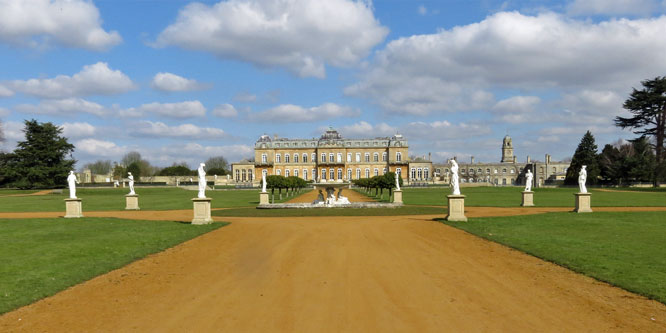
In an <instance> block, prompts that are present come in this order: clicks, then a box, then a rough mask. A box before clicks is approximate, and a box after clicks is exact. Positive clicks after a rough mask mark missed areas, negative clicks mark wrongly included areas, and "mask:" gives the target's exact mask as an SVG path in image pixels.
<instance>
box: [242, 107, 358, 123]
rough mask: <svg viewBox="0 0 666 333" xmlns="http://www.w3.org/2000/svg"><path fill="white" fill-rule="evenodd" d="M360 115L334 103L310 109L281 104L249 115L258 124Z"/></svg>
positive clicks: (299, 121) (349, 108)
mask: <svg viewBox="0 0 666 333" xmlns="http://www.w3.org/2000/svg"><path fill="white" fill-rule="evenodd" d="M360 113H361V112H360V111H359V110H358V109H354V108H351V107H348V106H341V105H337V104H334V103H325V104H322V105H320V106H315V107H311V108H304V107H302V106H298V105H293V104H282V105H279V106H276V107H274V108H272V109H269V110H266V111H263V112H259V113H256V114H254V115H251V117H252V120H253V121H258V122H278V123H306V122H315V121H321V120H327V119H331V118H338V117H357V116H359V115H360Z"/></svg>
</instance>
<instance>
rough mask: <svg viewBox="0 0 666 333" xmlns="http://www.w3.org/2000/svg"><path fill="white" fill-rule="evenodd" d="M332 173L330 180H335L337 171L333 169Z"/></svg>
mask: <svg viewBox="0 0 666 333" xmlns="http://www.w3.org/2000/svg"><path fill="white" fill-rule="evenodd" d="M330 172H331V177H330V180H335V170H334V169H333V168H331V170H330Z"/></svg>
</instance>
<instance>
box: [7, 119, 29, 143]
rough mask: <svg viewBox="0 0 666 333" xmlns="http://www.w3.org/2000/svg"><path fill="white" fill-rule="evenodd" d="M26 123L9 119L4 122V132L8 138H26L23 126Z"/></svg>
mask: <svg viewBox="0 0 666 333" xmlns="http://www.w3.org/2000/svg"><path fill="white" fill-rule="evenodd" d="M24 127H25V125H24V124H23V123H21V122H18V121H7V122H3V123H2V133H3V134H4V135H5V139H6V140H12V141H18V140H25V133H23V128H24Z"/></svg>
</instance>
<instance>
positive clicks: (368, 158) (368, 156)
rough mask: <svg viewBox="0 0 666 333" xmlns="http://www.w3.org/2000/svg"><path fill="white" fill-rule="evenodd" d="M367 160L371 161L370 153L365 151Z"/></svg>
mask: <svg viewBox="0 0 666 333" xmlns="http://www.w3.org/2000/svg"><path fill="white" fill-rule="evenodd" d="M365 161H366V162H370V153H365Z"/></svg>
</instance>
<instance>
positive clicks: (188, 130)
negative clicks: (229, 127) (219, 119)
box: [130, 121, 228, 139]
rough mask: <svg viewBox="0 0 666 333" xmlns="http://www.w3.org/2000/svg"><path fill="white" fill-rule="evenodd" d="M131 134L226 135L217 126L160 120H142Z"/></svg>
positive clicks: (161, 135)
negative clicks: (175, 123) (171, 123)
mask: <svg viewBox="0 0 666 333" xmlns="http://www.w3.org/2000/svg"><path fill="white" fill-rule="evenodd" d="M130 134H131V135H134V136H142V137H155V138H187V139H220V138H224V137H227V136H228V135H227V134H226V133H225V132H224V131H223V130H221V129H219V128H211V127H199V126H196V125H193V124H181V125H178V126H169V125H167V124H165V123H162V122H152V121H142V122H139V123H138V124H137V126H136V128H135V129H134V130H132V131H130Z"/></svg>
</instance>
